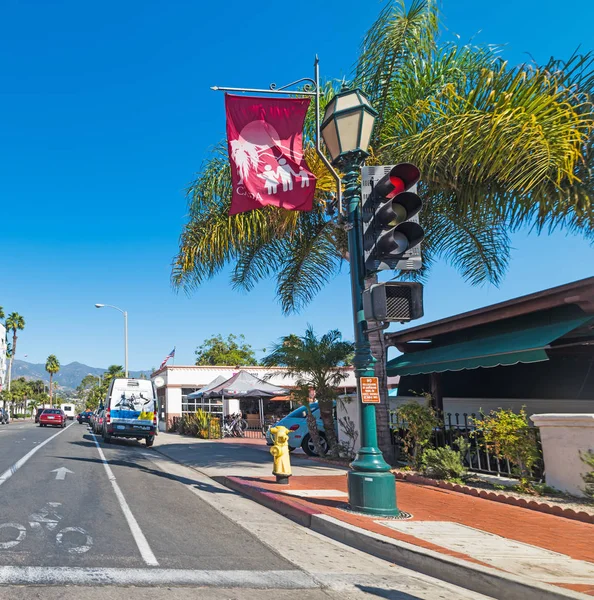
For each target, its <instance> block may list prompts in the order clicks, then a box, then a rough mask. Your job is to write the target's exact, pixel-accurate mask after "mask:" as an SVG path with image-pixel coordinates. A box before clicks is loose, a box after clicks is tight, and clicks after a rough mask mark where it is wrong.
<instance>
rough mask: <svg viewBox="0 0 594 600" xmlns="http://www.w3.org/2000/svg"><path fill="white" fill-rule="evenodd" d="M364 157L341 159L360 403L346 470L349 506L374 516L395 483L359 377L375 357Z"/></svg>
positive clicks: (390, 503)
mask: <svg viewBox="0 0 594 600" xmlns="http://www.w3.org/2000/svg"><path fill="white" fill-rule="evenodd" d="M364 159H365V154H364V153H362V152H352V153H348V154H347V155H345V156H344V157H343V158H342V160H341V164H340V167H341V170H343V172H344V173H345V175H344V177H343V183H344V185H345V189H344V201H345V205H346V207H347V211H348V226H349V230H348V244H349V260H350V271H351V295H352V303H353V320H354V326H355V358H354V361H353V363H354V367H355V374H356V377H357V395H358V401H359V402H360V406H361V448H360V449H359V452H358V453H357V457H356V458H355V460H354V461H353V462H352V463H351V468H352V470H351V471H349V473H348V490H349V504H350V507H351V509H352V510H354V511H358V512H363V513H367V514H370V515H378V516H394V515H398V508H397V507H396V485H395V478H394V475H393V474H392V473H391V472H390V466H389V465H388V463H387V462H386V461H385V460H384V457H383V454H382V452H381V450H380V449H379V447H378V443H377V423H376V417H375V406H374V405H373V404H365V403H363V402H362V396H361V377H373V376H374V374H375V373H374V369H373V367H374V364H375V359H374V358H373V355H372V354H371V346H370V344H369V339H368V337H367V330H366V322H365V318H364V316H363V291H364V289H365V277H364V273H365V271H364V265H363V244H362V239H363V238H362V222H361V188H360V184H359V175H360V168H359V167H360V166H361V164H362V162H363V160H364Z"/></svg>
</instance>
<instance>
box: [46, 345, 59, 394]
mask: <svg viewBox="0 0 594 600" xmlns="http://www.w3.org/2000/svg"><path fill="white" fill-rule="evenodd" d="M45 370H46V371H47V372H48V373H49V377H50V381H49V398H50V406H53V405H54V403H53V400H52V398H53V391H54V390H53V386H52V380H53V377H54V375H55V374H56V373H57V372H58V371H59V370H60V361H59V360H58V359H57V358H56V355H55V354H50V355H49V356H48V357H47V360H46V361H45Z"/></svg>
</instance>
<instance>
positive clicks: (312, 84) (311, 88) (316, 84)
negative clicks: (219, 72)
mask: <svg viewBox="0 0 594 600" xmlns="http://www.w3.org/2000/svg"><path fill="white" fill-rule="evenodd" d="M303 82H305V85H304V86H303V88H302V89H301V90H289V89H287V88H291V87H293V86H294V85H297V84H298V83H303ZM210 89H211V90H214V91H215V92H243V93H248V94H286V95H288V96H312V97H313V98H314V102H315V113H316V131H315V138H316V139H315V147H316V152H317V154H318V156H319V157H320V159H321V160H322V162H323V163H324V165H325V167H326V168H327V169H328V171H330V174H331V175H332V177H333V179H334V181H335V182H336V200H337V205H338V214H339V215H342V180H341V178H340V175H339V174H338V172H337V171H335V170H334V167H333V166H332V164H331V163H330V161H329V160H328V159H327V158H326V156H325V155H324V153H323V152H322V148H321V136H320V59H319V58H318V55H317V54H316V57H315V60H314V78H313V79H312V78H311V77H302V78H301V79H297V81H292V82H291V83H288V84H287V85H283V86H282V87H278V86H277V85H276V83H271V84H270V87H269V88H268V89H258V88H235V87H221V86H218V85H213V86H212V87H211V88H210Z"/></svg>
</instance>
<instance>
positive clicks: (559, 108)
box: [172, 0, 594, 313]
mask: <svg viewBox="0 0 594 600" xmlns="http://www.w3.org/2000/svg"><path fill="white" fill-rule="evenodd" d="M440 21H441V19H440V14H439V11H438V9H437V3H436V2H435V1H434V0H412V1H411V2H410V3H408V7H407V3H405V2H404V0H396V1H394V2H387V3H386V4H385V7H384V8H383V9H382V10H381V12H380V14H379V16H378V17H377V19H376V20H375V22H374V23H373V24H372V26H371V27H370V29H369V31H368V32H367V35H366V36H365V37H364V41H363V45H362V47H361V50H360V53H359V57H358V60H357V62H356V64H355V66H354V75H355V79H354V82H353V83H354V84H355V85H358V86H361V87H362V88H363V89H364V90H365V92H366V93H367V94H368V95H369V98H370V101H371V103H372V105H373V106H374V107H375V108H376V110H378V112H379V115H378V118H377V120H376V125H375V127H374V136H373V139H372V142H371V147H370V148H369V150H370V157H369V159H368V160H367V164H370V165H374V164H395V163H397V162H400V161H403V160H406V161H412V162H415V163H416V164H417V165H418V166H419V168H420V170H421V173H422V179H421V183H420V186H419V191H420V194H421V195H422V197H423V200H424V210H423V213H422V215H421V221H422V224H423V227H424V229H425V239H424V242H423V269H422V270H421V271H420V272H415V273H409V274H407V275H406V277H409V278H411V277H412V278H421V279H426V277H427V275H428V273H429V272H430V269H431V268H432V265H433V264H434V263H435V262H436V261H437V260H438V259H443V260H445V261H446V262H447V263H448V264H449V265H451V266H453V267H454V268H455V269H456V270H457V271H458V272H459V273H460V274H461V275H462V276H463V277H464V279H466V280H467V281H469V282H470V283H472V284H484V283H493V284H497V283H498V282H500V281H501V279H502V277H503V275H504V274H505V272H506V270H507V267H508V263H509V250H508V249H509V247H510V243H509V233H510V232H513V231H514V230H517V229H518V228H520V227H526V226H527V227H531V226H533V229H534V230H535V231H537V232H540V231H542V230H543V229H546V228H548V229H553V228H555V227H564V228H566V229H568V230H570V231H572V232H574V233H580V234H582V235H584V236H586V237H590V238H592V237H593V235H594V233H593V232H594V210H593V208H592V194H591V190H592V184H593V177H592V172H593V163H594V160H593V159H594V134H593V131H594V111H593V110H592V99H593V97H594V56H593V55H591V54H587V55H585V56H578V55H574V56H572V57H571V58H570V59H569V60H567V61H559V60H554V59H551V60H550V61H549V62H548V63H546V64H544V65H536V64H534V63H533V62H532V61H530V62H526V63H523V64H521V65H519V66H517V67H513V66H510V65H508V64H507V63H506V62H504V61H503V60H501V58H500V51H501V49H500V48H498V47H496V46H493V45H485V46H483V47H480V46H475V45H472V44H457V43H451V42H444V41H443V40H441V39H440V35H441V32H442V31H443V30H444V28H443V27H442V26H441V22H440ZM335 91H336V90H335V89H334V87H333V85H332V84H331V83H330V84H326V85H325V86H323V87H322V95H321V96H322V97H321V110H322V111H323V110H324V107H325V105H326V103H327V102H328V101H329V100H330V99H331V97H332V96H333V95H334V93H335ZM313 125H314V118H313V110H310V111H309V113H308V116H307V118H306V123H305V136H304V139H305V143H304V151H305V156H306V160H307V163H308V165H309V166H310V168H311V169H312V171H313V172H314V174H315V175H316V177H317V181H316V190H315V199H314V207H313V210H312V211H311V212H302V213H299V212H293V213H291V212H289V211H285V210H283V209H278V208H275V207H270V206H269V207H265V208H263V209H261V210H255V211H250V212H247V213H241V214H239V215H232V216H229V214H228V212H229V206H230V201H231V192H232V190H231V177H230V166H229V160H228V157H227V149H226V144H225V143H221V144H219V145H218V146H217V147H216V148H215V150H214V151H213V152H212V153H211V155H210V156H209V157H208V158H207V160H206V162H205V164H204V165H203V166H202V168H201V170H200V172H199V173H198V176H197V178H196V180H195V181H194V182H193V183H192V184H191V186H190V188H189V190H188V203H189V215H190V218H189V222H188V223H187V225H186V226H185V227H184V229H183V231H182V234H181V236H180V247H179V252H178V255H177V256H176V257H175V259H174V264H173V271H172V281H173V284H174V286H175V287H177V288H181V289H185V290H186V291H191V290H193V289H195V288H196V287H197V286H199V285H201V284H203V283H204V282H205V281H206V280H208V279H209V278H212V277H213V276H214V275H216V274H218V273H220V272H221V270H222V269H223V268H224V267H225V266H227V265H231V268H232V269H231V273H232V275H231V280H232V283H233V285H234V286H235V287H237V288H240V289H242V290H246V291H249V290H251V289H253V287H254V285H255V284H256V283H257V282H258V281H261V280H263V279H267V278H273V279H274V280H275V282H276V296H277V298H278V300H279V301H280V304H281V307H282V310H283V312H285V313H291V312H298V311H299V310H301V309H302V308H303V307H304V306H305V305H307V304H308V303H309V302H310V301H311V300H312V299H313V298H314V297H315V295H316V294H317V293H318V292H319V291H320V290H322V289H323V288H324V286H325V285H326V284H327V283H328V281H330V280H331V278H332V277H334V276H335V274H336V273H338V271H339V269H340V268H341V264H342V261H343V259H344V258H346V256H347V242H346V236H345V232H344V230H343V229H342V228H339V227H336V226H335V223H334V221H333V220H332V219H331V218H330V217H329V216H328V215H327V214H326V213H325V209H326V202H327V201H328V200H329V199H330V197H331V193H332V192H333V191H334V186H333V183H332V180H331V178H330V177H329V174H328V171H327V170H326V168H325V167H324V165H323V163H322V162H321V161H320V159H319V158H318V157H317V156H316V154H315V152H314V146H313V142H312V130H313V128H314V127H313Z"/></svg>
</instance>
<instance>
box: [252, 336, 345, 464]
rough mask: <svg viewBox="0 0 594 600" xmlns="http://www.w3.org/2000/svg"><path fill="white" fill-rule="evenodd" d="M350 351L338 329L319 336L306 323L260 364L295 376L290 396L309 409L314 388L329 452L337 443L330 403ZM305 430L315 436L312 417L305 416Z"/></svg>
mask: <svg viewBox="0 0 594 600" xmlns="http://www.w3.org/2000/svg"><path fill="white" fill-rule="evenodd" d="M353 352H354V345H353V343H352V342H347V341H344V340H343V339H342V334H341V333H340V331H338V329H333V330H331V331H329V332H328V333H325V334H324V335H322V336H320V337H319V338H318V337H317V336H316V334H315V331H314V330H313V327H312V326H311V325H309V326H308V327H307V329H306V331H305V334H304V335H303V336H298V335H295V334H291V335H286V336H284V337H282V338H281V339H280V341H279V342H278V343H277V344H275V345H274V346H273V349H272V352H271V353H270V354H269V355H268V356H266V357H264V359H263V360H262V364H263V365H264V366H267V367H286V371H285V372H284V373H283V375H284V376H285V377H294V378H295V385H296V387H297V389H296V390H294V392H293V396H294V397H295V398H296V399H297V400H298V401H299V402H301V404H303V405H304V406H305V407H306V408H307V409H308V411H309V410H310V409H309V400H310V390H315V394H316V396H315V397H316V401H317V402H318V404H319V407H320V417H321V419H322V421H323V423H324V430H325V432H326V440H327V442H328V449H329V452H330V453H332V454H335V453H336V452H337V444H338V441H337V439H336V432H335V427H334V417H333V410H332V407H333V402H334V400H335V399H336V398H337V396H338V393H339V386H340V384H341V383H342V382H343V381H344V379H345V378H346V373H345V372H344V370H342V369H340V368H339V367H343V366H345V365H348V364H350V362H351V360H352V357H353ZM308 430H309V434H310V436H311V437H312V440H315V439H316V438H317V426H316V425H315V419H309V420H308Z"/></svg>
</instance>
